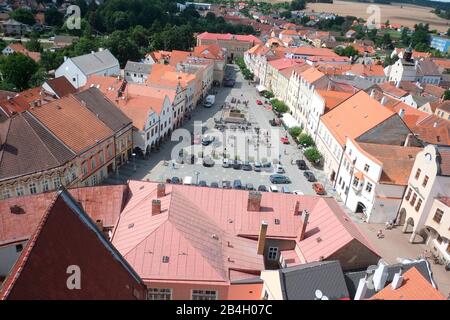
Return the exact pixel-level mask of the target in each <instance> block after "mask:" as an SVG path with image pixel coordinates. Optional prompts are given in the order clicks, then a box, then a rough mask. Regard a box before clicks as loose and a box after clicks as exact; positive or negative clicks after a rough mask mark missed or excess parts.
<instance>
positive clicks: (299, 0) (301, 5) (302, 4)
mask: <svg viewBox="0 0 450 320" xmlns="http://www.w3.org/2000/svg"><path fill="white" fill-rule="evenodd" d="M305 8H306V0H292V1H291V10H294V11H297V10H304V9H305Z"/></svg>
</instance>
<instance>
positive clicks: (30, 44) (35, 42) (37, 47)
mask: <svg viewBox="0 0 450 320" xmlns="http://www.w3.org/2000/svg"><path fill="white" fill-rule="evenodd" d="M25 47H26V48H27V50H29V51H33V52H39V51H41V49H42V48H41V43H40V42H39V38H37V37H36V36H33V37H32V38H31V39H30V40H29V41H27V42H25Z"/></svg>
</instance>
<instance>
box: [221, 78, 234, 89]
mask: <svg viewBox="0 0 450 320" xmlns="http://www.w3.org/2000/svg"><path fill="white" fill-rule="evenodd" d="M235 84H236V81H235V80H234V79H225V81H224V82H223V86H224V87H229V88H233V87H234V85H235Z"/></svg>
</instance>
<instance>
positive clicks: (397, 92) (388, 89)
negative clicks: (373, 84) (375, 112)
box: [378, 82, 409, 99]
mask: <svg viewBox="0 0 450 320" xmlns="http://www.w3.org/2000/svg"><path fill="white" fill-rule="evenodd" d="M378 87H379V88H380V89H381V90H382V91H383V93H386V94H388V95H390V96H392V97H394V98H397V99H400V98H402V97H405V96H407V95H408V94H409V92H407V91H405V90H403V89H401V88H400V87H396V86H395V85H394V84H392V83H390V82H384V83H380V84H378Z"/></svg>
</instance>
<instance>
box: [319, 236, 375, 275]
mask: <svg viewBox="0 0 450 320" xmlns="http://www.w3.org/2000/svg"><path fill="white" fill-rule="evenodd" d="M379 259H380V256H378V254H376V253H374V252H372V251H371V250H370V249H368V248H367V247H366V246H364V245H363V244H362V243H361V242H359V241H358V240H356V239H354V240H352V241H351V242H349V243H348V244H347V245H345V246H344V247H343V248H341V249H340V250H339V251H337V252H335V253H334V254H332V255H331V256H329V257H328V258H326V259H325V260H327V261H332V260H339V262H340V263H341V266H342V269H343V270H344V271H347V270H357V269H366V268H367V267H368V266H370V265H377V263H378V260H379Z"/></svg>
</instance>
